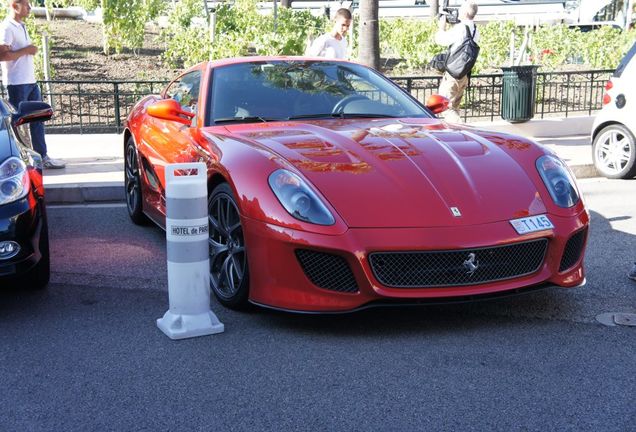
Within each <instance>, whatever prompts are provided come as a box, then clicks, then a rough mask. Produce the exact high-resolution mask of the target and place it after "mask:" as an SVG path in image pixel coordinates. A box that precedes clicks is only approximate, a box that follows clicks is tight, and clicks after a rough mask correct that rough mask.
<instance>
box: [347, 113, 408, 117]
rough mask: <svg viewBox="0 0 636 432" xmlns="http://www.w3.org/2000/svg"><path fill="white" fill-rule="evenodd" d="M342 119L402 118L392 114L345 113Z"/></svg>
mask: <svg viewBox="0 0 636 432" xmlns="http://www.w3.org/2000/svg"><path fill="white" fill-rule="evenodd" d="M342 117H346V118H351V117H364V118H397V117H400V116H395V115H391V114H374V113H343V114H342Z"/></svg>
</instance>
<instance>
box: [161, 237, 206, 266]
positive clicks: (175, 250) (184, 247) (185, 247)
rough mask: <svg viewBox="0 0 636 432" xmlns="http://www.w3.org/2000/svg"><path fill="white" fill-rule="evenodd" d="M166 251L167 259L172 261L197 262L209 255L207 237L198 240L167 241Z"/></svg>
mask: <svg viewBox="0 0 636 432" xmlns="http://www.w3.org/2000/svg"><path fill="white" fill-rule="evenodd" d="M166 251H167V256H168V261H169V262H173V263H193V262H199V261H203V260H205V259H207V258H208V257H209V256H210V246H209V243H208V239H207V237H206V238H205V240H203V241H198V242H187V243H185V242H167V244H166Z"/></svg>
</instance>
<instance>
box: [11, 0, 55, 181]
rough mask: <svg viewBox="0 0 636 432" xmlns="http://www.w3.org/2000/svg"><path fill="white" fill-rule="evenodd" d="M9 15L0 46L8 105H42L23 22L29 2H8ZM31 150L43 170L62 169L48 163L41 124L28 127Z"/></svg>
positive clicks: (32, 51) (30, 45)
mask: <svg viewBox="0 0 636 432" xmlns="http://www.w3.org/2000/svg"><path fill="white" fill-rule="evenodd" d="M8 3H9V14H8V16H7V18H6V19H5V20H4V21H2V23H1V24H0V45H6V46H8V49H2V50H0V61H1V62H2V82H3V83H4V85H5V86H6V88H7V93H9V102H10V103H11V104H12V105H13V106H14V107H15V108H16V109H17V108H18V106H19V105H20V102H24V101H41V100H42V95H41V93H40V88H39V87H38V85H37V83H36V80H35V67H34V66H33V56H34V55H35V54H36V53H37V51H38V49H37V47H36V46H35V45H33V44H32V43H31V39H30V38H29V34H28V33H27V30H26V26H25V25H24V21H23V20H24V18H26V17H27V16H28V15H29V13H30V12H31V5H30V4H29V0H9V1H8ZM30 129H31V143H32V144H33V149H34V150H35V151H37V152H38V153H40V155H41V156H42V162H43V164H44V167H45V168H64V166H65V164H64V163H63V162H61V161H57V160H55V159H51V158H50V157H49V155H48V154H47V151H46V141H45V140H44V124H43V123H42V122H33V123H31V124H30Z"/></svg>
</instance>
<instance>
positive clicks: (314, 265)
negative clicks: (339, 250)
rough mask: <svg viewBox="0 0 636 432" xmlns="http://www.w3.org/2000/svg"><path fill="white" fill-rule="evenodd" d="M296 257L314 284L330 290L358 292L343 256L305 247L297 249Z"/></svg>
mask: <svg viewBox="0 0 636 432" xmlns="http://www.w3.org/2000/svg"><path fill="white" fill-rule="evenodd" d="M296 257H297V258H298V261H299V262H300V265H301V267H302V269H303V271H304V272H305V274H306V275H307V277H308V278H309V280H310V281H311V282H312V283H313V284H314V285H316V286H319V287H320V288H324V289H328V290H331V291H338V292H346V293H355V292H358V284H356V279H355V278H354V277H353V273H352V272H351V269H350V268H349V264H347V261H346V260H345V259H344V258H343V257H341V256H339V255H332V254H329V253H324V252H316V251H311V250H307V249H297V250H296Z"/></svg>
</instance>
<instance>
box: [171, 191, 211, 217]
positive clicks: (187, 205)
mask: <svg viewBox="0 0 636 432" xmlns="http://www.w3.org/2000/svg"><path fill="white" fill-rule="evenodd" d="M204 198H205V199H201V198H170V197H166V216H167V217H168V218H170V219H192V218H193V217H194V218H203V217H207V215H208V200H207V197H206V196H205V195H204Z"/></svg>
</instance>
